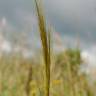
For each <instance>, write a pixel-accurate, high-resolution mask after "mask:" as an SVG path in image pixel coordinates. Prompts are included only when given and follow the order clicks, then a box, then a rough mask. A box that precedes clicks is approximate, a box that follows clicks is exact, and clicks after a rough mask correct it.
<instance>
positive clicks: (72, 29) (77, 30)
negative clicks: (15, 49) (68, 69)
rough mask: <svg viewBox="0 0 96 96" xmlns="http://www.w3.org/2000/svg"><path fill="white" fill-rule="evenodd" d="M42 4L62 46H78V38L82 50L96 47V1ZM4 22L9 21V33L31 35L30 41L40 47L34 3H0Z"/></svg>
mask: <svg viewBox="0 0 96 96" xmlns="http://www.w3.org/2000/svg"><path fill="white" fill-rule="evenodd" d="M42 1H43V5H44V6H43V7H44V11H45V13H46V17H47V18H46V19H47V21H48V22H49V23H51V25H52V26H53V28H54V30H55V32H56V34H57V33H58V38H59V39H61V41H62V44H65V43H68V44H67V45H71V46H72V45H75V44H74V42H75V43H76V40H77V36H78V37H79V39H80V40H79V42H80V46H81V47H92V46H95V41H96V0H42ZM2 18H3V19H4V18H5V19H6V22H7V24H6V26H7V29H6V30H8V32H10V31H11V33H12V34H14V32H21V31H22V32H23V31H26V32H27V31H28V32H29V33H30V32H31V33H32V38H31V39H33V41H35V42H36V43H38V40H36V39H37V37H36V36H37V35H38V32H37V26H36V25H37V20H36V16H35V8H34V0H0V20H1V21H2ZM36 32H37V33H36ZM54 34H55V33H54ZM56 39H57V38H56ZM31 41H32V40H31ZM38 44H39V43H38ZM38 46H39V45H38Z"/></svg>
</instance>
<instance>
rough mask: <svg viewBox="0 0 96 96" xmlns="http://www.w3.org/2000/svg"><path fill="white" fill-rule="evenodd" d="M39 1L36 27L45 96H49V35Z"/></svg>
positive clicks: (37, 3)
mask: <svg viewBox="0 0 96 96" xmlns="http://www.w3.org/2000/svg"><path fill="white" fill-rule="evenodd" d="M40 2H41V1H39V0H38V2H37V0H35V4H36V10H37V17H38V27H39V30H40V38H41V43H42V48H43V54H44V61H45V73H46V83H45V84H46V87H45V90H46V92H45V96H49V90H50V33H49V34H47V29H46V22H45V19H44V14H43V12H42V9H41V6H40V5H41V3H40Z"/></svg>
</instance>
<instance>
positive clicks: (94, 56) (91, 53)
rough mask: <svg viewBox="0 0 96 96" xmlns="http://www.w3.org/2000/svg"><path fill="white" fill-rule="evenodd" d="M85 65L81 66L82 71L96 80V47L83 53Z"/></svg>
mask: <svg viewBox="0 0 96 96" xmlns="http://www.w3.org/2000/svg"><path fill="white" fill-rule="evenodd" d="M81 57H82V60H83V61H84V64H82V65H81V71H82V72H84V73H85V74H87V75H88V76H89V78H90V79H91V81H92V80H96V76H95V74H96V46H95V45H94V46H92V47H90V48H88V49H85V50H83V51H82V52H81Z"/></svg>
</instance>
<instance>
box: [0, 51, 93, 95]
mask: <svg viewBox="0 0 96 96" xmlns="http://www.w3.org/2000/svg"><path fill="white" fill-rule="evenodd" d="M38 57H39V59H38V62H37V59H24V58H22V57H20V56H12V55H10V56H3V57H2V58H1V59H0V96H45V95H44V90H45V87H44V80H45V73H44V72H45V71H44V62H43V59H42V57H41V56H38ZM81 62H82V61H81V59H80V53H79V51H76V49H75V50H71V49H69V50H66V51H65V52H62V53H59V54H56V55H55V56H54V60H52V64H51V68H50V69H51V76H50V96H95V95H94V94H95V87H94V86H91V85H90V84H89V82H88V81H87V77H86V76H85V75H84V74H81V75H80V74H78V73H79V65H80V64H81ZM30 73H31V74H30Z"/></svg>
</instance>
